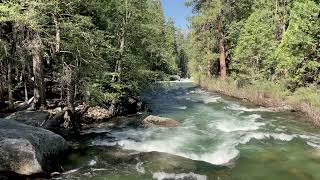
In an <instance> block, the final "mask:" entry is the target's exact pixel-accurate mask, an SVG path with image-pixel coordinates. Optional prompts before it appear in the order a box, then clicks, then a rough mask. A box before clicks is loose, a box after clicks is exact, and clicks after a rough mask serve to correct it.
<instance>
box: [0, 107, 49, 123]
mask: <svg viewBox="0 0 320 180" xmlns="http://www.w3.org/2000/svg"><path fill="white" fill-rule="evenodd" d="M49 115H50V114H49V112H46V111H27V110H26V111H18V112H15V113H13V114H11V115H10V116H8V117H6V118H5V119H10V120H15V121H18V122H20V123H23V124H27V125H30V126H35V127H40V126H42V125H43V124H44V123H45V122H46V120H48V118H49Z"/></svg>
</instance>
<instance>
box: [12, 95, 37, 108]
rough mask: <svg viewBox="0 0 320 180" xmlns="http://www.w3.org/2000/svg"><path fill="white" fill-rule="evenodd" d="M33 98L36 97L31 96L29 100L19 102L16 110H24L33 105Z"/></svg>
mask: <svg viewBox="0 0 320 180" xmlns="http://www.w3.org/2000/svg"><path fill="white" fill-rule="evenodd" d="M33 100H34V97H32V98H30V99H29V100H28V101H27V102H23V103H19V104H18V105H17V106H16V110H17V111H23V110H26V109H28V108H29V107H31V104H32V102H33Z"/></svg>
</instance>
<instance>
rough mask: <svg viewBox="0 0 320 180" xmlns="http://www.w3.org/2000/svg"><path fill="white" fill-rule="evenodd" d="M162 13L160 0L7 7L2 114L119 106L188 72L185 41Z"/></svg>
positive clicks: (35, 1) (5, 0) (1, 56)
mask: <svg viewBox="0 0 320 180" xmlns="http://www.w3.org/2000/svg"><path fill="white" fill-rule="evenodd" d="M162 11H163V10H162V6H161V1H160V0H108V1H105V0H89V1H88V0H67V1H65V0H63V1H62V0H61V1H56V0H40V1H39V0H30V1H25V0H2V1H1V4H0V14H1V17H0V32H1V39H0V69H1V71H0V73H1V74H0V78H1V80H0V82H1V84H0V104H1V105H2V107H3V108H2V109H4V107H5V102H7V105H8V109H9V110H14V109H15V108H16V107H15V102H16V101H25V102H28V101H29V103H31V102H32V105H33V109H44V108H46V106H47V104H46V103H47V101H46V99H58V100H60V101H61V102H60V103H62V104H65V105H67V106H68V107H69V108H70V109H71V110H72V109H74V104H75V102H76V101H79V100H81V101H86V102H87V103H91V104H98V105H110V104H116V103H117V102H118V101H123V99H125V98H128V97H130V96H133V97H134V96H136V95H137V94H138V93H139V92H140V91H141V90H142V89H144V88H145V87H147V86H148V85H150V84H151V83H153V82H155V81H156V80H163V79H166V78H168V75H170V74H178V72H179V68H180V69H181V68H184V71H186V65H185V63H180V59H181V56H182V57H183V56H184V55H183V52H182V51H181V50H180V49H179V48H178V45H177V43H178V42H181V41H182V40H181V38H183V36H181V35H180V36H178V34H177V30H176V29H175V27H174V22H173V21H172V20H171V19H168V20H165V18H164V15H163V12H162ZM176 35H177V36H176ZM177 38H180V40H178V39H177ZM180 64H182V65H180ZM32 97H33V98H32Z"/></svg>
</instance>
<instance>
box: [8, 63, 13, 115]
mask: <svg viewBox="0 0 320 180" xmlns="http://www.w3.org/2000/svg"><path fill="white" fill-rule="evenodd" d="M7 86H8V100H9V110H10V111H13V109H14V105H13V96H12V60H11V59H9V60H8V84H7Z"/></svg>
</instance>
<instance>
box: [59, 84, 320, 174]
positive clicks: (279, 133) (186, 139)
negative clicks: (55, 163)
mask: <svg viewBox="0 0 320 180" xmlns="http://www.w3.org/2000/svg"><path fill="white" fill-rule="evenodd" d="M248 93H250V92H248ZM144 99H145V100H146V102H148V103H149V107H150V108H151V109H152V110H153V112H152V114H155V115H160V116H163V117H170V118H174V119H176V120H178V121H179V122H180V123H181V126H180V127H176V128H164V127H154V128H147V129H146V128H142V127H139V126H136V125H135V124H134V123H130V122H134V119H135V118H139V117H130V118H129V117H128V118H127V119H125V122H127V123H124V124H122V125H121V123H119V124H120V125H119V126H114V124H115V123H114V122H113V123H110V122H108V123H103V124H100V125H99V126H98V127H97V128H94V129H91V130H89V131H87V132H85V134H86V137H87V138H86V139H84V140H83V141H82V142H81V145H80V148H79V149H78V150H76V151H75V152H74V153H73V154H72V155H70V156H69V157H67V158H66V159H67V160H66V162H65V165H64V166H63V167H64V169H65V170H66V172H65V173H64V174H63V176H62V177H60V179H108V180H144V179H145V180H148V179H156V180H163V179H179V180H189V179H190V180H193V179H194V180H205V179H207V180H211V179H212V180H214V179H217V180H218V179H219V180H223V179H234V180H258V179H259V180H264V179H265V180H274V179H279V180H295V179H297V180H300V179H302V180H309V179H310V180H318V179H320V131H319V130H318V129H315V128H313V127H312V126H311V125H310V124H309V123H307V122H306V121H307V120H306V119H305V118H303V117H301V116H298V115H297V114H294V113H290V112H273V111H271V110H270V109H267V108H262V107H256V106H253V105H252V104H245V103H243V102H240V101H237V100H235V99H232V98H229V97H224V96H221V95H219V94H216V93H210V92H206V91H204V90H201V89H200V88H197V87H194V85H193V84H192V82H188V81H183V82H172V83H165V84H162V88H158V89H157V91H150V92H146V93H145V95H144ZM117 121H119V122H121V120H120V119H119V120H115V122H116V123H117ZM122 121H123V120H122ZM111 127H112V128H111Z"/></svg>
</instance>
